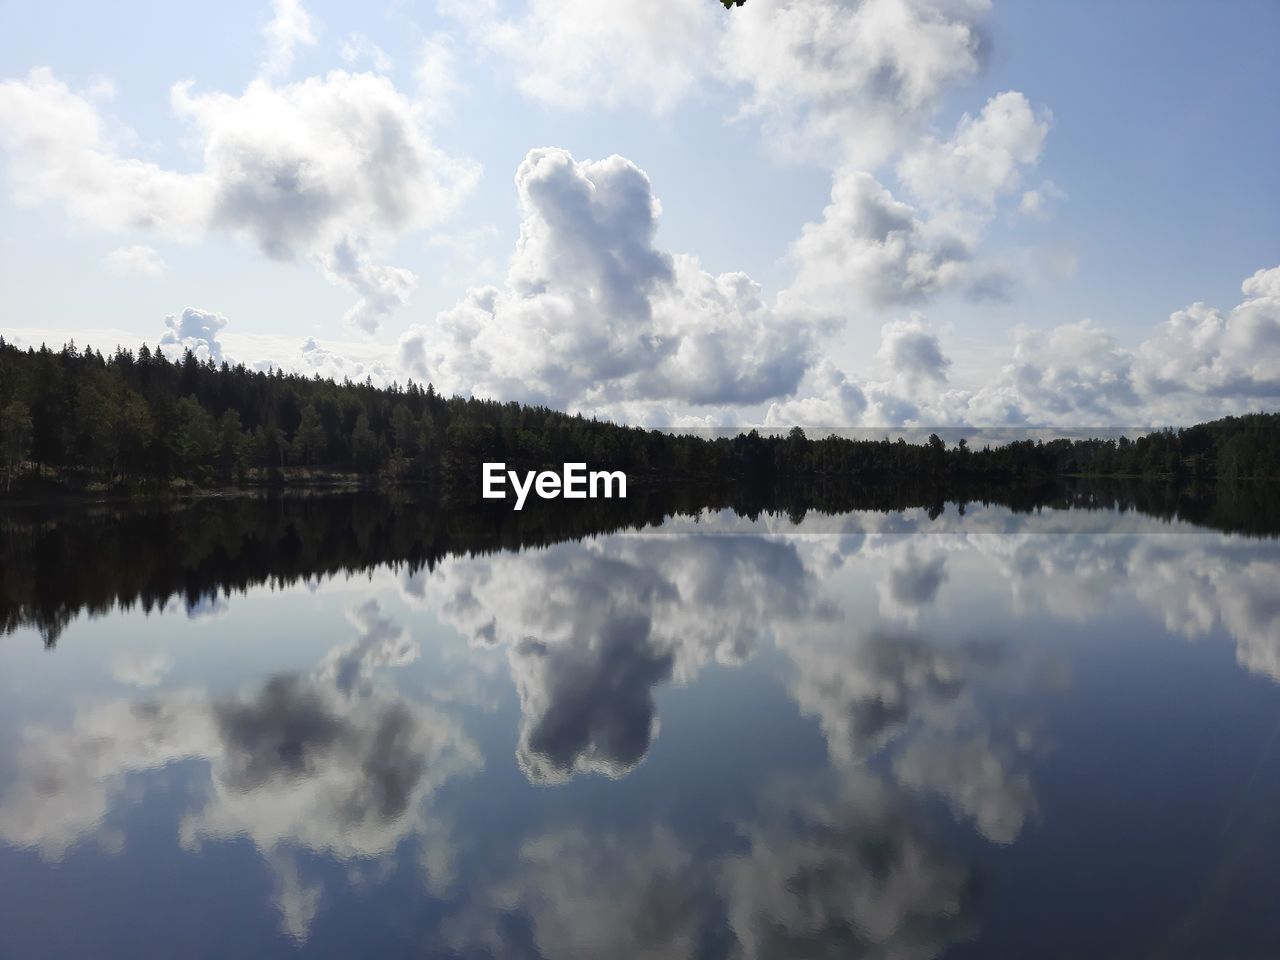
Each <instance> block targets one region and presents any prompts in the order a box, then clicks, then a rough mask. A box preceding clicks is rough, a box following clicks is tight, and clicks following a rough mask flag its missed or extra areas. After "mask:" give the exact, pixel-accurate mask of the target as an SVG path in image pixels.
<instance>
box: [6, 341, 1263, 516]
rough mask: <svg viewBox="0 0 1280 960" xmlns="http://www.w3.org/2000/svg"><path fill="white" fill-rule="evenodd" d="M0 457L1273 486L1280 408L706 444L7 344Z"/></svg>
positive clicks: (25, 473) (275, 374)
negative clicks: (1014, 434)
mask: <svg viewBox="0 0 1280 960" xmlns="http://www.w3.org/2000/svg"><path fill="white" fill-rule="evenodd" d="M0 457H2V464H0V466H2V467H3V489H4V490H5V491H8V492H9V493H10V494H11V495H12V494H15V493H18V494H22V493H29V492H33V491H39V490H40V489H41V488H44V487H55V488H62V489H101V488H103V487H104V486H105V487H110V486H121V487H125V488H144V487H152V488H157V487H163V488H165V489H168V488H170V487H172V486H174V485H178V486H187V485H190V486H195V487H212V486H225V485H232V484H280V483H284V482H298V481H303V482H306V481H310V482H318V481H322V480H325V479H329V480H349V481H358V482H365V481H373V480H378V481H390V482H419V483H423V484H426V485H427V486H429V487H430V488H431V489H433V490H436V491H438V492H441V493H443V494H444V495H446V496H461V497H465V498H472V497H474V496H475V494H476V492H477V490H478V487H479V477H480V464H481V463H482V462H484V461H486V460H502V461H505V462H506V463H508V464H509V465H510V466H511V467H512V468H513V469H535V468H540V467H544V466H548V465H552V464H561V463H565V462H574V461H582V462H585V463H587V464H588V465H590V466H592V467H608V468H609V469H611V470H619V469H620V470H624V471H626V472H627V474H628V476H629V477H634V478H636V479H637V480H640V481H641V482H643V481H644V480H645V479H646V478H649V479H654V480H667V479H678V480H699V479H705V480H716V481H724V480H726V479H729V480H732V479H744V478H752V479H757V480H768V481H775V480H779V479H785V478H804V479H811V478H819V477H821V478H835V479H845V480H851V481H857V482H876V481H879V480H894V479H897V478H905V477H910V478H913V479H916V480H918V479H921V478H930V479H946V480H949V481H959V480H976V481H982V482H1009V481H1038V480H1042V479H1044V478H1047V477H1052V476H1060V475H1072V474H1083V475H1096V476H1120V475H1128V476H1143V477H1160V478H1175V479H1183V478H1195V479H1208V478H1216V479H1225V480H1234V479H1243V478H1276V477H1280V414H1261V413H1259V414H1250V415H1248V416H1244V417H1227V418H1224V419H1222V420H1216V421H1214V422H1212V423H1205V424H1199V425H1197V426H1194V427H1188V428H1184V429H1181V430H1176V431H1175V430H1164V431H1160V432H1156V433H1152V434H1149V435H1147V436H1144V437H1140V438H1138V439H1135V440H1132V441H1131V440H1128V439H1124V438H1122V439H1119V440H1114V439H1105V440H1104V439H1095V440H1065V439H1064V440H1053V441H1051V442H1048V443H1042V442H1040V441H1032V440H1022V441H1016V442H1011V443H1006V444H1001V445H998V446H995V447H983V448H981V449H974V448H970V446H969V445H968V444H967V443H966V442H965V441H964V440H960V441H959V442H958V443H956V444H954V445H952V446H951V447H947V445H946V444H945V443H944V442H943V441H942V440H941V439H939V438H938V437H937V436H936V435H934V436H931V437H930V438H929V441H928V442H927V443H924V444H909V443H907V442H905V441H904V440H897V441H889V440H887V439H883V440H852V439H849V438H846V437H840V436H826V437H823V438H821V439H810V438H808V437H806V436H805V434H804V432H803V431H802V430H800V429H799V428H795V429H793V430H792V431H791V432H790V433H789V434H786V435H778V436H772V435H761V434H759V433H757V432H756V431H754V430H753V431H751V432H750V433H746V434H740V435H738V436H736V437H719V438H707V437H700V436H694V435H675V434H671V433H668V432H665V431H660V430H646V429H642V428H639V427H623V426H618V425H616V424H612V423H608V422H603V421H598V420H594V419H587V418H584V417H581V416H570V415H567V414H564V413H560V412H557V411H555V410H551V409H548V408H546V407H541V406H525V405H522V404H519V403H500V402H497V401H491V400H475V399H466V398H462V397H451V398H445V397H443V396H441V395H439V394H438V393H436V391H435V390H434V389H433V387H432V386H431V385H429V384H428V385H426V386H425V387H423V386H419V385H418V384H415V383H412V382H410V383H409V384H408V385H407V386H400V385H398V384H395V385H392V386H390V387H381V388H380V387H375V386H374V385H373V383H372V382H371V381H369V380H368V379H366V380H365V382H363V383H353V382H351V381H349V380H347V381H343V382H342V383H336V382H334V381H333V380H326V379H321V378H320V377H318V376H312V377H306V376H303V375H299V374H285V373H283V372H282V371H280V370H273V371H271V372H264V371H258V370H251V369H249V368H247V367H245V366H244V365H243V364H238V365H236V366H230V365H229V364H226V363H222V364H220V365H219V364H215V363H214V362H213V361H212V360H204V361H201V360H199V359H197V358H196V356H195V355H194V354H192V353H191V352H190V351H187V352H186V353H185V355H184V356H183V357H182V358H181V359H180V360H177V361H171V360H169V359H168V358H167V357H166V356H165V355H164V354H163V353H162V352H160V351H159V350H151V349H149V348H148V347H146V346H145V345H144V346H143V347H142V348H140V349H139V350H138V352H137V353H136V354H135V353H133V352H132V351H129V350H125V349H119V350H117V352H116V353H115V354H114V355H112V356H109V357H108V356H104V355H103V354H102V353H100V352H98V351H95V350H93V349H85V350H77V349H76V348H75V345H74V344H70V345H67V346H65V347H63V348H62V349H61V350H58V351H54V350H51V349H49V348H47V347H41V348H40V349H38V350H37V349H27V350H22V349H20V348H18V347H16V346H14V345H12V344H8V343H6V342H5V341H4V339H3V338H0Z"/></svg>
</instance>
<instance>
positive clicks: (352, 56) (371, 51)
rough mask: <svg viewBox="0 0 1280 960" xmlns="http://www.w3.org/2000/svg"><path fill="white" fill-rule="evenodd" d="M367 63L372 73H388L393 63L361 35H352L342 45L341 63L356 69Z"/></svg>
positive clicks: (383, 51) (382, 51) (384, 52)
mask: <svg viewBox="0 0 1280 960" xmlns="http://www.w3.org/2000/svg"><path fill="white" fill-rule="evenodd" d="M365 61H368V63H369V65H370V66H372V67H373V72H374V73H390V72H391V69H392V68H393V67H394V66H395V65H396V64H395V61H394V60H393V59H392V58H391V57H390V56H389V55H388V54H387V51H385V50H383V49H382V48H381V47H380V46H378V45H377V44H376V43H374V42H373V41H372V40H370V39H369V38H368V37H366V36H365V35H364V34H363V33H353V34H351V36H349V37H347V39H346V40H345V41H344V42H343V44H342V62H343V63H345V64H347V65H348V66H350V67H358V66H360V64H361V63H363V62H365Z"/></svg>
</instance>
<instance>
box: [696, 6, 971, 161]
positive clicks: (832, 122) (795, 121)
mask: <svg viewBox="0 0 1280 960" xmlns="http://www.w3.org/2000/svg"><path fill="white" fill-rule="evenodd" d="M988 6H989V4H988V3H987V2H986V0H960V2H955V3H938V2H934V0H861V2H856V3H846V2H838V0H763V2H754V0H753V2H752V3H749V4H746V5H744V6H743V7H742V8H740V9H735V10H733V11H732V13H733V16H732V17H730V18H729V24H728V27H727V29H726V33H725V38H724V42H723V45H722V49H721V62H722V66H721V69H722V70H723V72H724V73H725V74H726V75H727V76H728V77H730V78H732V79H733V80H736V81H738V82H739V83H742V84H744V85H745V86H746V87H747V90H748V91H749V92H748V95H747V98H746V102H745V110H746V111H747V112H748V113H751V114H755V115H758V116H760V117H762V118H763V120H764V121H765V124H766V131H767V132H769V133H770V140H771V141H772V142H775V143H779V144H786V145H788V147H787V148H786V149H789V150H790V151H792V152H802V153H804V152H807V153H814V152H816V153H818V154H821V155H825V156H827V157H828V158H838V159H839V160H841V161H843V162H846V163H856V164H858V165H860V166H861V167H862V168H864V169H870V168H871V167H873V166H874V165H876V164H879V163H881V162H883V161H885V160H886V159H888V157H889V156H891V155H892V154H893V153H894V152H895V151H897V150H898V149H899V148H901V147H902V146H903V145H904V144H905V143H906V142H908V141H909V140H910V138H911V137H912V136H913V135H914V134H915V133H916V132H918V130H919V129H920V127H921V125H922V124H923V123H925V122H926V121H927V120H928V118H929V117H930V116H931V115H932V113H933V111H934V110H935V109H936V107H937V104H938V102H939V100H940V98H941V97H942V96H943V95H944V94H945V92H946V91H947V90H949V89H950V88H951V87H953V86H954V85H956V84H958V83H960V82H963V81H965V80H967V79H969V78H971V77H973V76H974V75H975V74H976V73H977V72H978V70H979V68H980V66H981V64H982V56H983V53H982V51H983V46H984V40H983V35H982V30H983V22H984V20H985V18H986V14H987V9H988ZM832 162H833V163H834V162H835V160H834V159H833V161H832Z"/></svg>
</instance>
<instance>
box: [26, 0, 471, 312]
mask: <svg viewBox="0 0 1280 960" xmlns="http://www.w3.org/2000/svg"><path fill="white" fill-rule="evenodd" d="M300 10H301V8H300V7H297V6H296V5H295V4H289V3H285V4H281V5H280V11H279V12H280V13H281V16H282V17H283V18H284V19H283V20H281V21H280V22H281V23H284V24H285V26H282V27H281V28H280V29H281V30H282V31H283V33H282V34H281V36H282V37H285V38H289V37H292V38H293V40H292V41H290V42H297V40H298V37H299V36H301V34H299V32H298V29H299V28H298V23H299V22H300V21H298V20H297V18H296V17H295V16H294V15H293V13H291V12H290V11H294V12H297V11H300ZM274 22H276V21H273V23H274ZM290 24H292V26H289V25H290ZM282 49H284V48H282ZM289 49H291V47H289ZM440 95H441V92H440V91H431V92H429V94H428V97H439V96H440ZM171 103H172V106H173V109H174V111H175V112H176V113H177V115H178V116H179V117H180V118H182V119H183V120H185V121H187V122H188V123H190V124H191V126H192V128H193V132H194V141H195V142H196V143H197V144H198V146H199V149H200V159H201V164H200V166H199V167H198V168H197V169H196V170H195V171H194V172H190V173H186V172H183V173H180V172H177V171H174V170H167V169H164V168H162V167H160V166H159V165H157V164H155V163H151V162H149V161H146V160H142V159H136V158H133V157H130V156H128V155H126V154H125V153H124V151H123V149H122V146H121V143H120V140H121V139H122V138H121V137H120V136H113V135H112V134H111V133H110V131H109V126H108V124H107V122H106V121H105V120H104V119H103V117H102V116H101V114H100V113H99V110H98V107H97V106H96V105H95V104H94V103H92V102H91V101H90V99H89V98H88V97H86V96H84V95H81V94H77V93H74V92H73V91H71V90H70V89H69V88H68V87H67V86H66V85H65V84H63V83H62V82H60V81H58V80H57V79H56V78H55V77H54V76H53V74H52V73H51V72H50V71H49V70H47V69H37V70H33V71H32V72H31V73H30V74H28V76H27V77H26V78H25V79H22V80H9V81H5V82H4V83H0V143H3V145H4V146H5V147H6V149H7V152H8V153H9V155H10V161H11V162H10V169H11V175H12V179H13V183H14V188H15V192H16V193H17V195H18V197H19V199H21V200H23V201H26V202H37V201H46V200H52V201H57V202H59V203H61V204H62V205H63V206H64V207H65V209H66V210H67V212H68V213H69V214H70V215H71V216H72V217H73V218H75V219H77V220H79V221H82V222H84V223H87V224H88V225H90V226H92V227H94V228H96V229H100V230H103V231H107V232H125V231H150V232H155V233H160V234H162V235H166V236H172V237H175V238H178V239H183V240H192V239H195V238H197V237H199V236H201V235H202V234H204V233H206V232H208V231H211V230H222V231H228V232H231V233H234V234H237V235H241V236H244V237H246V238H247V239H249V240H251V241H253V242H254V243H256V244H257V246H258V247H259V249H261V251H262V252H263V253H264V254H266V255H267V256H268V257H270V258H273V259H293V258H297V257H307V258H309V259H312V260H313V261H315V262H316V263H317V264H318V265H319V266H320V268H321V269H322V271H323V272H324V275H325V276H326V277H328V278H329V279H330V280H331V281H332V282H334V283H338V284H342V285H345V286H348V287H350V288H351V289H352V290H354V291H355V292H356V293H357V294H358V296H359V298H360V299H359V301H358V302H357V304H356V305H355V306H354V307H353V308H352V309H351V310H350V311H349V312H348V314H347V319H348V321H349V322H351V323H352V324H354V325H356V326H358V327H360V328H361V329H364V330H366V331H372V330H374V329H376V327H377V325H378V323H379V320H380V318H381V316H382V315H384V314H385V313H386V312H388V311H389V310H392V309H394V308H396V307H398V306H400V305H401V304H402V303H404V302H405V300H406V299H407V297H408V295H409V293H410V292H411V291H412V289H413V287H414V284H415V283H416V278H415V277H414V276H413V275H412V274H411V273H410V272H409V271H407V270H404V269H402V268H397V267H391V266H383V265H379V264H377V263H375V262H374V261H373V257H374V255H375V254H376V253H377V252H378V251H380V250H382V249H383V248H385V247H387V246H389V245H390V243H391V242H393V241H394V240H396V239H397V238H399V237H400V236H401V235H403V234H404V233H406V232H410V231H415V230H420V229H423V228H425V227H428V226H430V225H432V224H434V223H436V222H438V221H439V220H441V219H442V218H444V217H445V216H447V215H448V214H450V213H451V212H452V211H453V210H454V209H455V207H456V205H457V203H458V202H459V200H460V199H461V197H462V196H463V195H465V194H466V193H467V192H468V191H469V190H470V189H471V187H472V186H473V185H474V183H475V180H476V178H477V176H478V170H477V168H476V167H475V166H474V165H473V164H471V163H470V162H468V161H463V160H459V159H455V158H452V157H449V156H447V155H445V154H444V153H443V152H442V151H440V150H439V149H438V148H437V147H436V146H435V145H434V144H433V143H432V142H431V139H430V137H429V136H428V132H427V122H428V120H429V117H430V115H431V113H432V111H433V109H434V107H433V104H434V103H435V101H434V100H431V99H426V100H420V99H415V98H411V97H409V96H407V95H405V94H404V93H402V92H400V91H399V90H397V89H396V88H395V86H394V85H393V84H392V83H391V81H390V80H389V79H387V78H386V77H383V76H376V75H374V74H371V73H348V72H345V71H341V70H335V71H332V72H330V73H328V74H326V75H324V76H322V77H320V76H316V77H309V78H306V79H304V80H301V81H298V82H295V83H289V84H281V85H275V84H273V83H272V82H271V81H270V80H268V79H266V78H259V79H256V80H254V81H253V82H251V83H250V84H249V86H248V87H247V88H246V89H245V90H244V92H243V93H241V94H230V93H195V92H193V88H192V84H191V83H190V82H183V83H178V84H175V85H174V87H173V89H172V91H171Z"/></svg>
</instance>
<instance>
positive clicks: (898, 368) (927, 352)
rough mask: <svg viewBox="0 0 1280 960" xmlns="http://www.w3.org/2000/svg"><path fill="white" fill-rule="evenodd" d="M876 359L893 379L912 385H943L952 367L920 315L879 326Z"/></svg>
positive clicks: (935, 336) (931, 330)
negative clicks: (927, 383)
mask: <svg viewBox="0 0 1280 960" xmlns="http://www.w3.org/2000/svg"><path fill="white" fill-rule="evenodd" d="M876 357H877V358H878V359H879V360H880V362H881V363H883V364H884V365H885V366H886V367H887V368H888V369H889V370H890V371H891V372H892V373H893V375H894V376H897V377H901V378H902V379H904V380H905V381H906V382H907V383H908V384H909V385H912V386H914V385H917V384H919V383H920V382H921V381H925V380H932V381H934V382H935V383H943V382H945V381H946V379H947V368H948V367H949V366H951V361H950V360H948V359H947V357H946V356H945V355H944V354H943V352H942V346H941V344H939V342H938V336H937V334H935V333H934V332H933V329H932V328H931V327H930V326H929V324H928V323H927V322H926V321H925V319H924V318H923V317H922V316H920V315H919V314H912V316H911V317H910V318H909V319H906V320H891V321H890V322H889V323H886V324H885V325H884V326H883V327H881V329H880V351H879V353H877V354H876Z"/></svg>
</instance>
